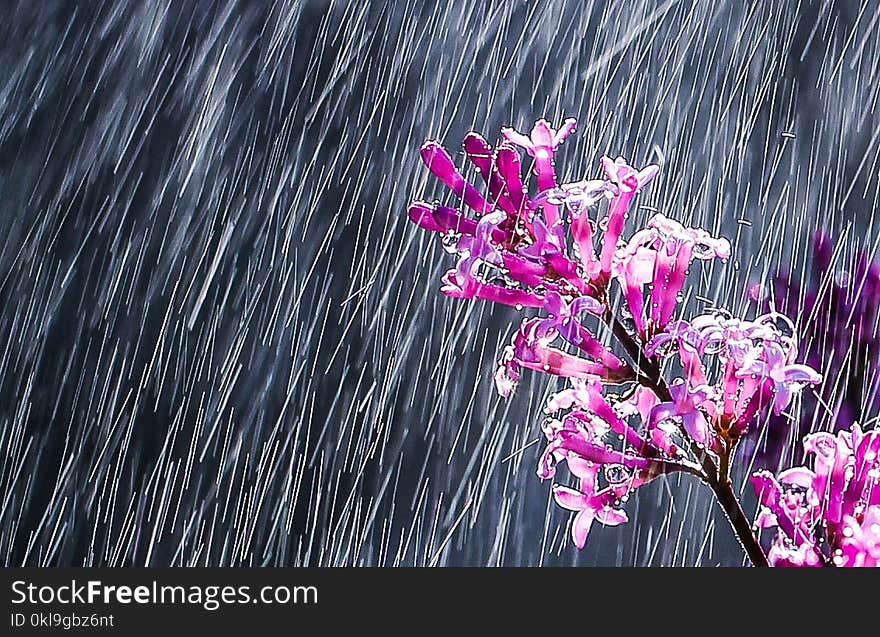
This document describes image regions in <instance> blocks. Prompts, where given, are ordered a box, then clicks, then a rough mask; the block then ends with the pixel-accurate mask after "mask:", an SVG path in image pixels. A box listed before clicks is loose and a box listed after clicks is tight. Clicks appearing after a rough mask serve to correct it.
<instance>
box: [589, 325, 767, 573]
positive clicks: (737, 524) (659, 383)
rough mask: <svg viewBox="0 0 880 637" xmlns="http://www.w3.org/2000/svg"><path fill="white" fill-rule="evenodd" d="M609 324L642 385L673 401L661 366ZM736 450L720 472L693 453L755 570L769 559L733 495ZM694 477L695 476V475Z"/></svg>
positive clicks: (702, 454) (707, 457)
mask: <svg viewBox="0 0 880 637" xmlns="http://www.w3.org/2000/svg"><path fill="white" fill-rule="evenodd" d="M603 318H604V320H605V322H606V324H607V325H608V326H609V327H610V328H611V332H612V333H613V334H614V337H615V338H616V339H617V341H618V343H620V345H621V346H622V347H623V348H624V350H626V353H627V355H628V356H629V357H630V358H631V359H632V361H633V363H634V364H635V365H636V366H638V372H637V374H636V375H637V378H638V380H639V382H640V383H642V384H643V385H646V386H647V387H649V388H650V389H651V390H653V391H654V393H655V394H656V395H657V397H658V398H659V399H660V400H661V401H664V402H669V401H671V400H672V396H671V394H670V393H669V387H668V386H667V385H666V381H665V380H664V379H663V376H662V374H661V373H660V365H659V364H658V363H657V362H656V361H655V360H652V359H650V358H648V357H646V356H645V355H644V354H643V353H642V348H641V347H640V346H639V344H638V343H637V342H636V341H635V339H634V338H633V337H632V335H631V334H630V333H629V332H628V331H627V329H626V327H625V326H624V325H623V323H621V322H620V321H619V320H618V319H617V318H616V317H615V316H614V315H613V314H612V313H611V311H610V309H609V310H608V311H606V313H605V316H604V317H603ZM731 451H732V446H731V445H728V446H727V447H726V448H725V451H724V453H723V454H722V456H721V468H720V470H719V468H718V466H716V464H715V461H714V460H712V458H711V456H710V455H709V454H708V453H707V452H706V451H705V450H704V449H702V448H701V447H700V446H699V445H697V443H696V442H694V441H691V452H692V453H693V454H694V456H695V457H696V458H697V459H698V460H699V462H700V465H701V466H702V469H703V475H701V476H700V477H701V478H702V479H703V480H704V481H705V482H706V484H708V485H709V487H710V488H711V489H712V491H713V492H714V493H715V498H716V499H717V500H718V504H720V505H721V508H722V509H723V510H724V513H725V515H726V516H727V519H728V521H729V522H730V526H731V527H732V528H733V531H734V533H735V534H736V537H737V539H738V540H739V542H740V544H741V545H742V547H743V549H744V550H745V552H746V555H748V557H749V559H750V560H751V562H752V564H753V565H754V566H762V567H763V566H769V565H770V564H769V563H768V562H767V556H766V555H764V550H763V549H762V548H761V545H760V543H759V542H758V539H757V538H756V537H755V534H754V532H753V531H752V525H751V524H750V523H749V520H748V518H747V517H746V515H745V513H744V512H743V510H742V506H741V505H740V503H739V500H738V499H737V497H736V494H735V493H734V491H733V486H732V484H731V482H730V478H729V472H730V453H731ZM692 473H693V472H692Z"/></svg>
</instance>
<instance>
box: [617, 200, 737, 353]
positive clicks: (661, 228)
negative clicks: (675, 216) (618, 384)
mask: <svg viewBox="0 0 880 637" xmlns="http://www.w3.org/2000/svg"><path fill="white" fill-rule="evenodd" d="M714 258H718V259H721V260H722V261H726V260H727V259H729V258H730V242H729V241H727V239H724V238H718V239H716V238H713V237H712V236H710V235H709V234H708V233H707V232H706V231H704V230H700V229H697V228H685V227H684V226H683V225H681V224H680V223H678V222H677V221H674V220H672V219H668V218H667V217H664V216H663V215H661V214H658V215H655V216H654V217H653V218H652V219H651V220H650V221H649V222H648V227H647V228H646V229H644V230H641V231H639V232H637V233H636V234H635V235H633V237H632V239H630V241H629V245H628V246H627V247H626V248H625V249H622V250H618V252H617V253H616V268H615V274H616V275H617V276H618V277H619V278H620V283H621V287H622V288H623V290H624V296H625V298H626V302H627V305H628V307H629V311H630V313H631V314H632V317H633V321H634V323H635V326H636V330H637V331H638V333H639V334H640V335H641V336H642V337H643V338H645V339H648V338H650V336H652V335H654V334H657V333H658V332H661V331H662V330H663V329H664V328H665V327H666V326H667V325H668V324H669V322H670V321H671V320H672V315H673V313H674V312H675V307H676V305H677V304H678V297H679V294H680V293H681V290H682V287H683V286H684V282H685V279H686V277H687V272H688V268H689V267H690V265H691V263H692V262H693V261H694V259H700V260H708V259H714ZM646 285H647V286H648V288H649V289H650V295H649V299H648V306H647V308H646V307H645V299H644V292H643V290H644V288H645V286H646Z"/></svg>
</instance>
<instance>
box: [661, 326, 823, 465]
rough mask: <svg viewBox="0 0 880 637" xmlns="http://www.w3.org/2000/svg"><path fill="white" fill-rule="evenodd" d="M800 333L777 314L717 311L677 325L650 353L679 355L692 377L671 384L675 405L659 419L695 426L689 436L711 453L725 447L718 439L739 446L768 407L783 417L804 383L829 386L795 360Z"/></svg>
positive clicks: (663, 407) (667, 407)
mask: <svg viewBox="0 0 880 637" xmlns="http://www.w3.org/2000/svg"><path fill="white" fill-rule="evenodd" d="M780 324H781V325H782V328H780ZM793 330H794V326H793V325H792V324H791V321H789V320H788V319H787V318H786V317H784V316H782V315H779V314H776V313H773V314H766V315H763V316H760V317H758V318H757V319H755V320H754V321H746V320H740V319H734V318H731V317H729V316H727V315H725V314H724V313H715V314H707V315H704V316H700V317H697V318H696V319H694V320H693V321H691V322H690V323H687V322H685V321H675V322H673V323H670V324H669V325H668V326H667V328H666V330H665V331H663V332H661V333H660V334H658V335H656V336H655V337H654V338H653V339H652V340H651V342H650V343H648V345H647V347H646V348H645V354H646V355H647V356H651V357H655V356H658V355H661V354H662V355H668V354H670V353H677V354H678V357H679V359H680V361H681V364H682V368H683V370H684V373H685V378H684V379H681V380H680V381H679V382H677V383H674V384H673V385H672V387H670V392H671V393H672V395H673V401H672V402H671V403H664V404H662V405H660V406H658V407H657V413H656V415H655V416H654V420H656V421H662V420H663V419H669V418H674V419H681V422H682V425H683V426H685V429H686V430H687V428H688V427H690V428H691V429H690V430H688V434H689V435H690V436H691V437H692V438H693V439H694V440H696V441H697V442H699V443H700V444H703V445H705V446H706V447H707V448H709V449H710V450H717V449H718V448H719V444H720V441H719V440H717V439H715V438H716V436H717V435H720V436H722V437H723V438H725V439H727V440H731V441H737V440H738V439H739V438H740V437H741V436H742V435H743V434H744V433H745V432H746V431H747V429H748V427H749V425H750V424H751V423H752V421H753V420H754V418H755V416H756V415H757V413H758V412H759V410H760V409H761V408H763V407H765V406H769V405H770V404H771V402H772V404H773V405H774V409H775V410H777V413H778V412H779V411H781V410H782V409H785V408H786V407H788V405H789V403H790V402H791V398H792V396H793V395H794V394H795V393H797V392H799V391H800V390H801V389H802V388H803V387H804V386H805V385H810V384H818V383H820V382H821V381H822V376H821V375H820V374H818V373H817V372H816V371H815V370H813V369H812V368H811V367H809V366H806V365H798V364H793V363H792V361H793V360H794V358H795V357H796V355H797V338H796V335H795V334H794V331H793ZM699 416H703V418H704V419H705V422H707V423H708V424H709V425H710V427H709V429H708V430H704V429H703V422H704V420H703V419H701V418H700V417H699ZM707 431H708V435H706V434H707Z"/></svg>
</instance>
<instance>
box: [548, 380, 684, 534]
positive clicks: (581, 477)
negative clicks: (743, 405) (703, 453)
mask: <svg viewBox="0 0 880 637" xmlns="http://www.w3.org/2000/svg"><path fill="white" fill-rule="evenodd" d="M617 398H618V400H617V401H616V402H615V406H612V404H611V403H610V402H609V401H608V400H607V399H606V396H604V395H603V393H602V387H601V386H600V385H599V384H598V382H596V381H592V380H586V381H585V380H572V384H571V387H570V388H568V389H565V390H563V391H561V392H559V393H557V394H555V395H554V396H552V397H551V398H550V401H549V402H548V404H547V408H546V410H547V412H548V413H552V412H556V411H559V410H569V411H568V413H567V414H566V415H565V416H564V417H562V418H561V419H554V418H549V419H548V420H546V421H545V423H544V426H543V430H544V435H545V437H546V438H547V446H546V448H545V449H544V452H543V454H542V455H541V458H540V460H539V461H538V477H540V478H541V479H542V480H546V479H550V478H553V477H555V475H556V467H557V465H558V464H559V463H560V462H562V461H565V463H566V464H567V466H568V470H569V472H570V473H571V474H572V476H574V477H575V478H576V481H577V484H576V486H575V487H569V486H563V485H559V484H556V485H554V487H553V497H554V499H555V500H556V503H557V504H559V506H561V507H562V508H564V509H567V510H569V511H573V512H575V513H576V515H575V517H574V519H573V521H572V524H571V534H572V539H573V541H574V543H575V545H576V546H577V547H578V548H583V546H584V544H585V542H586V539H587V534H588V533H589V530H590V527H591V526H592V523H593V521H594V520H596V521H598V522H600V523H601V524H604V525H606V526H617V525H619V524H623V523H625V522H627V519H628V518H627V515H626V512H625V511H624V510H623V509H622V508H621V506H622V504H623V503H624V502H626V500H627V498H628V497H629V494H630V493H631V492H632V491H634V490H635V489H637V488H638V487H640V486H642V485H643V484H646V483H648V482H650V481H651V480H653V479H654V478H656V477H658V476H661V475H666V474H669V473H673V472H680V471H685V472H694V471H696V470H697V467H695V466H694V465H691V464H689V463H687V462H686V461H684V460H683V459H681V458H680V457H679V455H678V452H677V450H675V449H674V448H673V449H671V450H666V449H664V448H662V446H659V445H655V444H654V443H653V442H651V441H650V440H648V439H647V438H645V437H644V436H642V435H641V434H640V433H639V432H638V431H636V430H635V429H634V428H633V427H631V426H630V425H629V424H628V423H627V422H626V415H627V414H631V413H632V412H633V411H634V410H637V409H638V407H637V404H638V402H640V401H641V400H642V399H643V397H641V396H639V397H635V396H632V397H630V398H629V399H622V400H621V399H620V397H617ZM633 399H635V402H632V401H633ZM609 433H614V434H616V436H617V439H619V440H620V441H622V442H621V446H622V449H620V450H617V449H614V448H613V447H612V446H610V445H609V444H607V443H606V441H605V438H606V437H607V434H609Z"/></svg>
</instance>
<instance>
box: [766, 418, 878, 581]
mask: <svg viewBox="0 0 880 637" xmlns="http://www.w3.org/2000/svg"><path fill="white" fill-rule="evenodd" d="M804 450H805V451H806V452H807V454H810V455H812V456H813V457H814V461H813V468H812V469H810V468H807V467H794V468H791V469H787V470H786V471H783V472H781V473H780V474H779V475H778V476H774V475H773V474H772V473H770V472H769V471H758V472H756V473H755V474H754V475H753V476H752V486H753V487H754V489H755V493H756V494H757V496H758V501H759V503H760V506H761V511H760V512H759V515H758V518H757V520H756V523H757V525H758V526H759V527H760V528H775V529H776V535H775V537H774V539H773V543H772V546H771V550H770V552H769V554H768V556H769V557H770V559H771V560H772V561H773V562H774V563H775V564H778V565H780V566H819V565H823V564H826V565H827V564H833V565H835V566H877V565H878V564H880V486H878V485H880V431H878V430H872V431H869V432H863V431H862V429H861V427H859V425H853V426H852V427H851V428H850V430H849V431H841V432H838V433H837V434H836V435H834V434H830V433H825V432H820V433H814V434H810V435H808V436H806V437H805V438H804ZM822 539H824V540H825V541H824V542H822V541H821V540H822Z"/></svg>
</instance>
